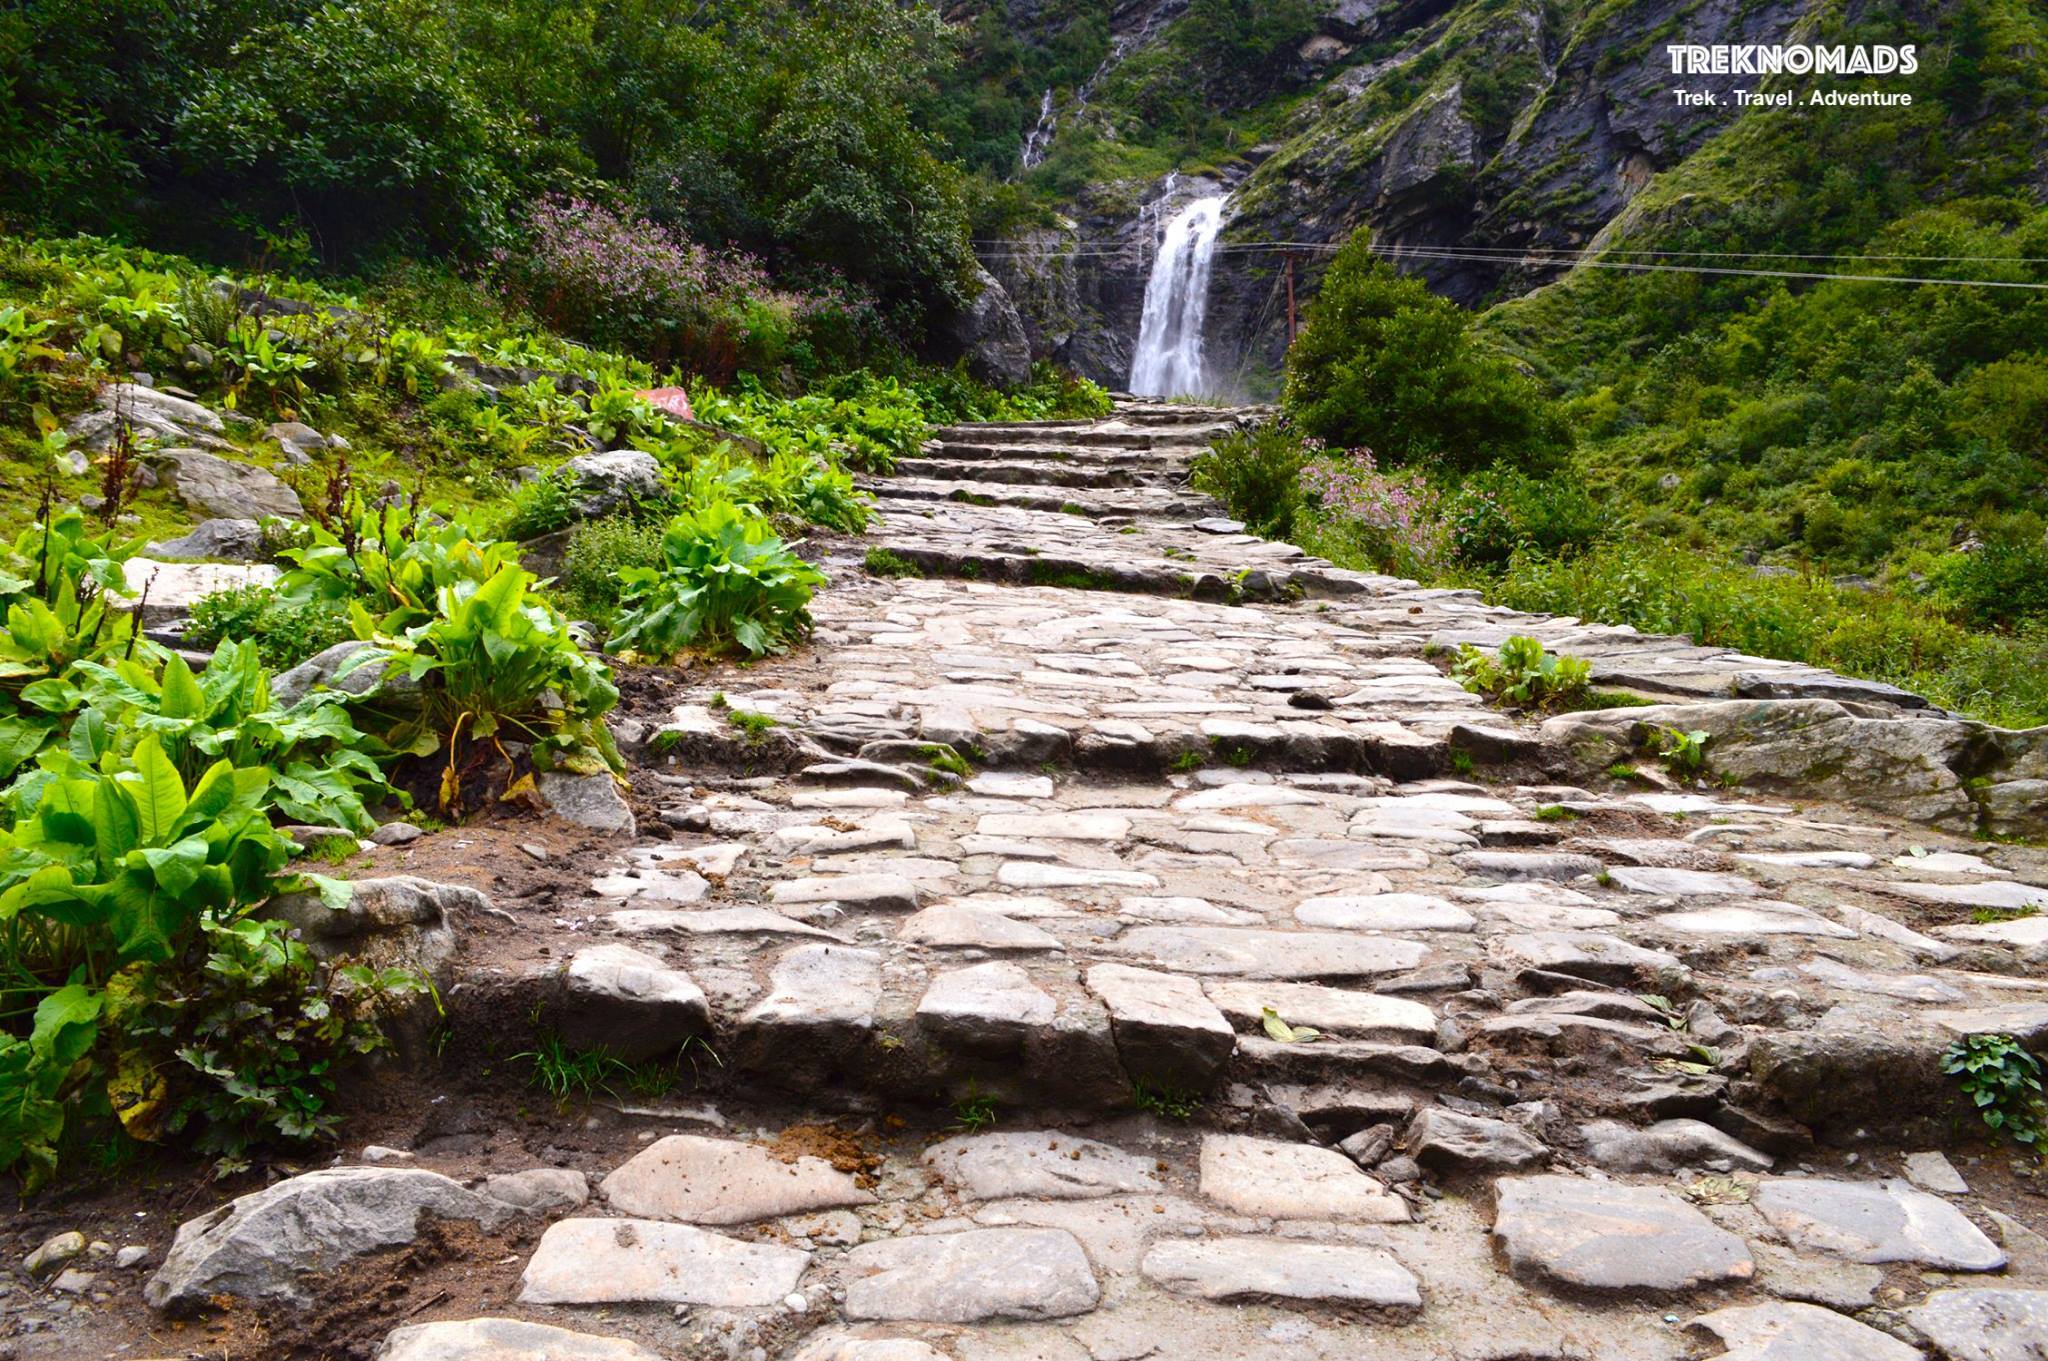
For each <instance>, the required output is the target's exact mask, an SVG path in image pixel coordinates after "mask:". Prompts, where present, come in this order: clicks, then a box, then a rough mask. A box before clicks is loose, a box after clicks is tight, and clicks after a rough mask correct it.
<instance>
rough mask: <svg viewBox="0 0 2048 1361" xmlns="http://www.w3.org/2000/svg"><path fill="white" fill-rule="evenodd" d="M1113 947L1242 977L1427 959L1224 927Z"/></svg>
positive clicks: (1345, 939)
mask: <svg viewBox="0 0 2048 1361" xmlns="http://www.w3.org/2000/svg"><path fill="white" fill-rule="evenodd" d="M1117 944H1118V946H1119V947H1120V948H1122V949H1123V950H1124V951H1125V952H1126V953H1128V954H1131V955H1134V956H1136V957H1138V958H1141V959H1147V960H1151V961H1152V962H1154V963H1157V964H1159V965H1161V966H1162V967H1164V968H1168V969H1177V970H1180V971H1182V972H1184V973H1193V974H1238V975H1242V976H1243V977H1246V978H1369V977H1371V976H1373V975H1375V974H1388V973H1399V972H1401V971H1402V970H1404V969H1412V968H1414V967H1415V966H1416V965H1418V964H1420V963H1421V962H1422V961H1423V959H1424V958H1425V957H1426V956H1427V955H1428V954H1429V950H1428V947H1426V946H1424V945H1422V944H1421V943H1420V942H1418V941H1412V940H1397V939H1393V938H1390V937H1384V936H1353V935H1344V934H1340V933H1337V932H1332V931H1260V930H1255V929H1251V928H1236V927H1227V926H1214V927H1177V926H1141V927H1139V928H1138V929H1137V930H1134V931H1127V932H1125V933H1124V934H1123V936H1121V937H1120V938H1119V939H1118V941H1117ZM1667 958H1668V956H1667ZM1674 962H1675V961H1674Z"/></svg>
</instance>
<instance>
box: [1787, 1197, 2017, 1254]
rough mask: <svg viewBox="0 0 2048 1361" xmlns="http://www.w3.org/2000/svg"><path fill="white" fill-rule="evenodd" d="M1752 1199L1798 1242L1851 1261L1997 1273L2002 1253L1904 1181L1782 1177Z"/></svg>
mask: <svg viewBox="0 0 2048 1361" xmlns="http://www.w3.org/2000/svg"><path fill="white" fill-rule="evenodd" d="M1751 1199H1752V1203H1753V1204H1754V1205H1755V1206H1756V1208H1757V1209H1758V1210H1759V1211H1760V1212H1762V1214H1763V1216H1764V1218H1766V1219H1768V1220H1770V1221H1771V1224H1772V1226H1773V1227H1775V1228H1776V1229H1777V1230H1778V1231H1779V1232H1780V1233H1782V1234H1784V1235H1785V1237H1786V1238H1787V1239H1789V1240H1790V1241H1791V1242H1792V1243H1793V1244H1794V1245H1795V1246H1798V1247H1804V1248H1812V1249H1817V1250H1819V1251H1822V1252H1831V1253H1834V1254H1835V1255H1836V1256H1838V1257H1846V1258H1848V1259H1849V1260H1850V1261H1852V1262H1868V1263H1872V1264H1874V1265H1881V1264H1883V1263H1885V1262H1914V1263H1918V1264H1920V1265H1922V1266H1929V1267H1936V1268H1940V1269H1943V1270H1948V1271H1996V1270H1998V1268H2000V1267H2002V1266H2004V1265H2005V1254H2004V1253H2003V1252H2001V1251H1999V1249H1998V1247H1997V1245H1996V1244H1994V1243H1993V1242H1992V1241H1991V1240H1990V1239H1989V1238H1986V1237H1985V1236H1984V1234H1983V1233H1982V1232H1981V1231H1980V1230H1979V1229H1978V1228H1977V1226H1976V1225H1974V1224H1972V1223H1971V1222H1970V1221H1969V1220H1968V1219H1966V1218H1964V1217H1963V1214H1962V1212H1961V1211H1960V1210H1958V1209H1956V1208H1955V1206H1953V1205H1951V1204H1949V1203H1948V1202H1947V1201H1945V1200H1942V1199H1940V1198H1938V1197H1935V1196H1930V1195H1928V1194H1927V1193H1926V1192H1925V1191H1920V1190H1915V1189H1914V1188H1913V1187H1911V1186H1909V1185H1907V1184H1906V1183H1905V1182H1903V1181H1895V1180H1889V1179H1887V1180H1884V1181H1875V1182H1853V1181H1834V1180H1830V1179H1827V1178H1822V1177H1798V1178H1793V1177H1782V1178H1777V1179H1774V1180H1771V1181H1766V1182H1764V1183H1763V1184H1762V1185H1760V1186H1758V1187H1757V1189H1756V1194H1755V1195H1754V1196H1753V1197H1752V1198H1751Z"/></svg>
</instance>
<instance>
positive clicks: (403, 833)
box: [370, 822, 426, 846]
mask: <svg viewBox="0 0 2048 1361" xmlns="http://www.w3.org/2000/svg"><path fill="white" fill-rule="evenodd" d="M425 835H426V833H425V832H423V831H421V830H420V829H419V828H417V827H415V826H413V825H412V824H411V823H410V822H387V823H385V824H383V825H382V826H380V827H379V828H377V830H376V831H374V832H372V833H370V840H372V841H374V842H376V843H377V844H378V845H379V846H403V845H406V844H407V843H409V842H413V841H418V840H419V839H420V838H421V837H423V836H425Z"/></svg>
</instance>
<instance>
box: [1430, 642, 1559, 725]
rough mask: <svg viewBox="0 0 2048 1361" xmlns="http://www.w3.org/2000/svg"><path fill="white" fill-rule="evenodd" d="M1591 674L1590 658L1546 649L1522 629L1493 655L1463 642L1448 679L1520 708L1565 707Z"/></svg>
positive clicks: (1477, 692)
mask: <svg viewBox="0 0 2048 1361" xmlns="http://www.w3.org/2000/svg"><path fill="white" fill-rule="evenodd" d="M1592 676H1593V664H1592V663H1591V662H1588V661H1585V660H1583V659H1581V658H1578V657H1560V656H1557V655H1555V654H1554V653H1550V652H1546V651H1544V650H1543V644H1542V643H1541V642H1540V641H1538V640H1537V639H1534V638H1531V637H1528V636H1526V635H1523V634H1517V635H1516V636H1514V637H1512V638H1509V639H1508V640H1507V641H1506V642H1504V643H1502V644H1501V645H1500V651H1499V653H1498V654H1497V655H1496V656H1493V657H1489V656H1487V655H1486V654H1485V653H1484V652H1481V651H1480V650H1479V649H1478V648H1476V647H1474V646H1472V645H1471V644H1470V643H1466V644H1464V645H1462V646H1461V647H1459V649H1458V659H1457V661H1456V662H1455V663H1454V664H1453V665H1452V667H1451V677H1452V679H1454V680H1456V681H1457V682H1458V683H1459V684H1460V685H1462V686H1464V687H1465V688H1466V689H1467V690H1470V691H1472V692H1473V693H1474V694H1479V695H1485V696H1486V697H1487V698H1488V699H1492V700H1497V701H1499V702H1500V703H1503V704H1512V705H1515V706H1517V707H1519V708H1524V709H1560V708H1569V707H1571V706H1572V705H1574V704H1575V703H1577V702H1578V701H1579V700H1581V699H1583V698H1584V697H1585V694H1586V688H1587V684H1588V682H1589V681H1591V679H1592Z"/></svg>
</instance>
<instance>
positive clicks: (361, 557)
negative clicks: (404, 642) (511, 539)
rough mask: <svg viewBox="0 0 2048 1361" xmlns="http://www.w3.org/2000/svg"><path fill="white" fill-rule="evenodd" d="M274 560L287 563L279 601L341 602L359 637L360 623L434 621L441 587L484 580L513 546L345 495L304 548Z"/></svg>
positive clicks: (389, 627)
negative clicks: (335, 512)
mask: <svg viewBox="0 0 2048 1361" xmlns="http://www.w3.org/2000/svg"><path fill="white" fill-rule="evenodd" d="M279 556H280V557H282V558H283V559H284V560H285V561H287V562H289V563H291V564H292V566H291V568H290V569H289V570H287V571H286V572H285V574H284V575H283V576H281V577H279V578H278V581H277V587H276V589H277V594H278V598H279V599H280V600H284V601H288V602H290V603H293V604H301V603H306V602H311V601H330V602H339V603H343V604H346V605H348V606H349V607H350V611H351V618H352V621H353V627H354V628H355V631H356V634H357V636H358V637H361V636H363V635H364V632H365V628H366V624H365V622H364V620H365V618H367V619H368V620H369V621H371V623H372V625H373V626H374V629H375V631H377V632H381V633H387V634H391V633H401V632H404V631H405V630H406V629H409V628H411V627H413V626H414V625H416V624H419V623H422V622H424V621H426V620H428V619H430V618H432V617H434V615H435V614H436V613H437V611H438V610H439V609H440V604H439V597H440V593H441V592H442V591H443V589H445V588H447V587H452V586H457V585H465V584H466V585H470V586H475V585H478V584H481V583H482V582H485V581H488V580H490V579H491V578H492V577H494V576H496V575H497V574H498V573H499V572H500V571H502V570H503V569H504V568H505V567H507V566H510V565H512V564H514V563H516V562H517V561H518V558H519V546H518V545H517V544H513V543H506V542H502V541H499V540H495V539H491V538H489V537H486V536H484V535H481V534H479V533H477V532H476V531H475V530H473V529H472V528H471V527H470V526H468V525H466V524H464V523H462V522H460V521H457V520H442V519H440V518H439V517H438V516H435V515H433V514H431V513H430V512H428V511H427V510H426V509H425V508H424V507H418V506H412V505H408V504H405V503H403V502H396V501H395V502H392V503H390V504H386V505H382V506H379V507H377V508H375V509H370V508H366V507H365V506H364V505H363V504H362V502H361V501H360V499H358V498H355V497H350V498H349V499H348V501H347V503H346V506H345V508H344V509H343V511H342V512H341V513H340V514H339V515H337V516H335V517H334V518H333V523H332V524H328V525H316V526H314V527H313V528H312V530H311V531H310V534H309V540H308V542H307V543H306V545H305V546H304V547H298V548H288V549H284V550H283V551H281V552H280V553H279ZM358 610H360V612H361V613H360V614H358V613H357V611H358Z"/></svg>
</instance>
